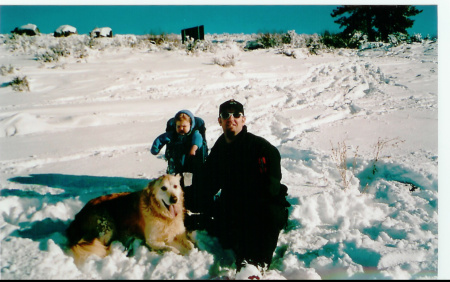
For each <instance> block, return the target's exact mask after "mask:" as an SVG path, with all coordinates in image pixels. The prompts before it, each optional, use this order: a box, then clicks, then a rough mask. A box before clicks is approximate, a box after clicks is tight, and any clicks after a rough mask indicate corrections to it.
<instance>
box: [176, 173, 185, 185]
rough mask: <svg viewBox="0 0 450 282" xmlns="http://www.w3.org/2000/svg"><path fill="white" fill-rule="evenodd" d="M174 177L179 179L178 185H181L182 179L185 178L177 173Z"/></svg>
mask: <svg viewBox="0 0 450 282" xmlns="http://www.w3.org/2000/svg"><path fill="white" fill-rule="evenodd" d="M174 176H175V178H176V179H177V181H178V183H181V178H182V177H183V175H182V174H181V173H177V174H175V175H174Z"/></svg>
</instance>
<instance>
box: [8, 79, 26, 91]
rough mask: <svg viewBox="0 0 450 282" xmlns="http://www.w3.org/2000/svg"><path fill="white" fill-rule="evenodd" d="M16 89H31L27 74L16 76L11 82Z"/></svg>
mask: <svg viewBox="0 0 450 282" xmlns="http://www.w3.org/2000/svg"><path fill="white" fill-rule="evenodd" d="M9 84H10V85H11V87H12V89H13V90H14V91H20V92H22V91H30V84H29V82H28V79H27V77H26V76H24V77H18V76H17V77H15V78H14V79H13V80H12V81H11V82H10V83H9Z"/></svg>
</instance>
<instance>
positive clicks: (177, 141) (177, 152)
mask: <svg viewBox="0 0 450 282" xmlns="http://www.w3.org/2000/svg"><path fill="white" fill-rule="evenodd" d="M180 113H185V114H187V115H188V116H189V117H190V118H191V129H190V131H189V132H188V133H187V134H185V135H180V134H178V133H177V132H176V122H175V118H172V119H170V120H169V121H168V127H172V128H167V130H166V132H165V133H163V134H161V135H159V136H158V137H157V138H156V139H155V141H153V145H152V147H151V149H150V152H151V153H152V154H153V155H157V154H158V153H159V152H160V151H161V149H162V148H163V147H164V146H165V145H167V148H166V153H165V157H166V159H167V160H168V161H169V168H170V166H171V161H172V162H175V163H177V164H179V165H181V166H184V162H185V159H186V155H187V154H188V152H189V150H190V148H191V147H192V146H193V145H197V147H198V150H197V152H198V151H200V149H201V148H202V146H203V143H204V142H203V141H204V140H203V137H202V135H201V133H200V132H199V130H198V129H196V127H195V126H196V118H195V116H194V115H193V114H192V113H191V112H190V111H189V110H181V111H179V112H178V113H177V114H176V115H178V114H180ZM176 115H175V116H176ZM168 171H169V172H172V170H171V169H170V170H168ZM176 172H180V171H176Z"/></svg>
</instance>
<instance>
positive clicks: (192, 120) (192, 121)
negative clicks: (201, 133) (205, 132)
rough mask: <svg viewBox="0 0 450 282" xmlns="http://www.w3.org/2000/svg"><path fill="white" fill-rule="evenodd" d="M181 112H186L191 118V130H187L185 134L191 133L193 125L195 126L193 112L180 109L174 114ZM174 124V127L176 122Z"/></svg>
mask: <svg viewBox="0 0 450 282" xmlns="http://www.w3.org/2000/svg"><path fill="white" fill-rule="evenodd" d="M181 113H184V114H187V115H188V116H189V117H190V118H191V130H189V132H188V134H187V135H189V134H191V133H192V130H193V129H194V127H195V116H194V114H193V113H192V112H191V111H189V110H181V111H179V112H178V113H177V114H176V115H175V116H177V115H178V114H181ZM174 126H175V127H176V126H177V125H176V123H175V125H174Z"/></svg>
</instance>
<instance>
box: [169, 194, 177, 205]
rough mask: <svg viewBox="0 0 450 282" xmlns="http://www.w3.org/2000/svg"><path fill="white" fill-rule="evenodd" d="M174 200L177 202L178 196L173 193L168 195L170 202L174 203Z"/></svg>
mask: <svg viewBox="0 0 450 282" xmlns="http://www.w3.org/2000/svg"><path fill="white" fill-rule="evenodd" d="M176 202H178V197H177V196H174V195H172V196H170V203H171V204H175V203H176Z"/></svg>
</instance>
